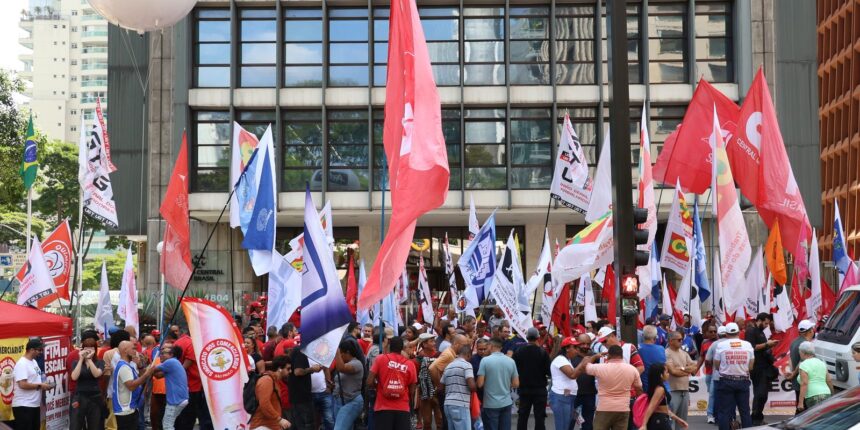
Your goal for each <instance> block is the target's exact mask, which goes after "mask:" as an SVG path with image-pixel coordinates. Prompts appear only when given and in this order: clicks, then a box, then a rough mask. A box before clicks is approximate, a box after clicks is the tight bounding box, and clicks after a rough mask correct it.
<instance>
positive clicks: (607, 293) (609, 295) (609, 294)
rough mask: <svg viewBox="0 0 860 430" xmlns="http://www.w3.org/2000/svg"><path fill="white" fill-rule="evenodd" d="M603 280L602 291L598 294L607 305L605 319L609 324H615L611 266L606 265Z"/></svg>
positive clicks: (615, 304) (612, 270)
mask: <svg viewBox="0 0 860 430" xmlns="http://www.w3.org/2000/svg"><path fill="white" fill-rule="evenodd" d="M604 279H605V280H604V281H603V291H602V292H601V293H600V294H601V295H602V296H603V298H604V299H605V300H606V303H607V305H606V306H607V309H606V319H608V320H609V322H610V323H612V324H615V317H616V312H615V308H616V307H617V306H618V305H617V303H616V300H615V269H614V268H613V267H612V264H607V265H606V278H604Z"/></svg>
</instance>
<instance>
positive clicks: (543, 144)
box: [511, 109, 553, 189]
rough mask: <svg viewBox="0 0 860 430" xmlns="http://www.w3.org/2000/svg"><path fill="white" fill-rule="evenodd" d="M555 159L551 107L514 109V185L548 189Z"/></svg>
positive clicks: (512, 166) (525, 187)
mask: <svg viewBox="0 0 860 430" xmlns="http://www.w3.org/2000/svg"><path fill="white" fill-rule="evenodd" d="M552 162H553V160H552V120H551V119H550V109H511V188H513V189H530V188H549V185H550V182H551V181H552V173H553V172H552Z"/></svg>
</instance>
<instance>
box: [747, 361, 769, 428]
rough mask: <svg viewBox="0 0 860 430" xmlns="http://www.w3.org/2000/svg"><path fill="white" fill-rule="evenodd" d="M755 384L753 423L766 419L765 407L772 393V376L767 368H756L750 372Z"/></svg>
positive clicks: (751, 413)
mask: <svg viewBox="0 0 860 430" xmlns="http://www.w3.org/2000/svg"><path fill="white" fill-rule="evenodd" d="M750 379H752V386H753V401H752V410H751V411H750V416H751V418H752V422H753V424H755V423H758V422H761V421H764V407H765V405H767V396H768V394H769V393H770V376H768V371H767V369H754V370H753V371H752V373H750Z"/></svg>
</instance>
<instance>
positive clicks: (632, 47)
mask: <svg viewBox="0 0 860 430" xmlns="http://www.w3.org/2000/svg"><path fill="white" fill-rule="evenodd" d="M641 10H642V8H641V6H640V5H638V4H628V5H627V61H628V70H627V76H628V79H629V80H630V83H631V84H639V83H642V72H641V70H640V69H641V66H640V65H641V63H642V61H641V55H640V52H641V51H640V49H639V45H640V44H641V41H640V39H641V36H640V29H639V14H640V13H641ZM608 25H609V21H608V20H607V19H606V10H605V9H604V11H603V27H602V28H601V33H602V34H601V44H602V47H601V49H602V51H603V66H602V67H603V79H604V80H606V81H609V79H611V77H610V76H609V55H610V53H609V42H608V37H607V30H608ZM652 55H653V53H652Z"/></svg>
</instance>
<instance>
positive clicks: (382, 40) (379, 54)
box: [373, 8, 432, 187]
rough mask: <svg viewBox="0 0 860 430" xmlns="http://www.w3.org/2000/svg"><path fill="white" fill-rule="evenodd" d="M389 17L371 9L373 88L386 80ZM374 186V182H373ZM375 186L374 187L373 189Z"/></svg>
mask: <svg viewBox="0 0 860 430" xmlns="http://www.w3.org/2000/svg"><path fill="white" fill-rule="evenodd" d="M390 15H391V14H390V12H389V10H388V8H378V9H377V8H374V9H373V86H374V87H384V86H385V81H386V79H387V78H388V19H389V17H390ZM428 45H429V43H428ZM428 47H429V46H428ZM431 55H432V54H431ZM374 184H376V181H374ZM376 186H377V185H374V187H376Z"/></svg>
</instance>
